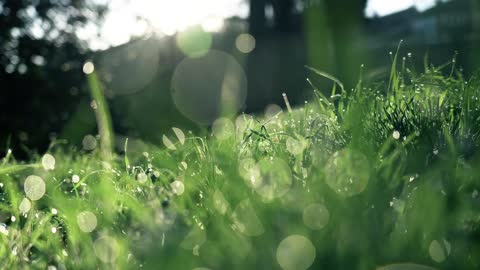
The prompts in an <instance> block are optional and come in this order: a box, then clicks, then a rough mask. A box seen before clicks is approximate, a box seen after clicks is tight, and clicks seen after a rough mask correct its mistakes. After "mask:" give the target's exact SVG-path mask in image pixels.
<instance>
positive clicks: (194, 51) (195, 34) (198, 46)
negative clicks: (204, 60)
mask: <svg viewBox="0 0 480 270" xmlns="http://www.w3.org/2000/svg"><path fill="white" fill-rule="evenodd" d="M176 41H177V46H178V48H179V49H180V50H181V51H182V52H183V53H184V54H185V55H186V56H188V57H201V56H204V55H205V54H207V53H208V51H209V50H210V47H211V46H212V41H213V38H212V34H211V33H208V32H206V31H204V30H203V29H202V27H200V26H192V27H189V28H188V29H186V30H185V31H182V32H180V33H178V34H177V37H176Z"/></svg>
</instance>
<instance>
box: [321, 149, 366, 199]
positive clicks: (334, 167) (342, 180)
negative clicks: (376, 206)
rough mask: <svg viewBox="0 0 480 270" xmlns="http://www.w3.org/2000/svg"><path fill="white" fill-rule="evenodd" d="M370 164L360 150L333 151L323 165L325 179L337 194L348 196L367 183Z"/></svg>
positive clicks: (357, 191) (363, 188) (356, 192)
mask: <svg viewBox="0 0 480 270" xmlns="http://www.w3.org/2000/svg"><path fill="white" fill-rule="evenodd" d="M369 178H370V166H369V162H368V159H367V157H366V156H365V155H363V154H362V153H360V152H357V151H354V150H350V149H344V150H341V151H338V152H336V153H334V154H333V155H332V156H331V157H330V159H329V160H328V161H327V165H326V167H325V181H326V182H327V184H328V186H329V187H330V188H331V189H333V190H334V191H335V192H336V193H337V194H339V195H342V196H345V197H350V196H353V195H356V194H359V193H361V192H362V191H363V190H365V188H366V187H367V185H368V181H369Z"/></svg>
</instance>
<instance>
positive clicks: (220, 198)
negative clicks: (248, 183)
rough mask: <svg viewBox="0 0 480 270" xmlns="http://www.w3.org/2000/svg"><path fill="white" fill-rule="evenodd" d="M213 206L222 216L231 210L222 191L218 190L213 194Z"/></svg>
mask: <svg viewBox="0 0 480 270" xmlns="http://www.w3.org/2000/svg"><path fill="white" fill-rule="evenodd" d="M213 205H214V207H215V209H217V211H218V212H219V213H220V214H221V215H225V213H227V210H228V209H229V208H230V205H229V203H228V201H227V200H226V199H225V196H224V195H223V193H222V192H221V191H220V190H216V191H215V193H214V194H213Z"/></svg>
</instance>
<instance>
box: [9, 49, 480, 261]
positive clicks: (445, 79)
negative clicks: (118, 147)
mask: <svg viewBox="0 0 480 270" xmlns="http://www.w3.org/2000/svg"><path fill="white" fill-rule="evenodd" d="M393 60H394V64H393V67H394V68H393V69H392V73H391V76H390V78H389V81H387V82H379V83H378V82H366V81H365V80H364V79H363V78H360V79H359V83H358V84H357V85H356V87H355V88H354V89H352V90H349V89H344V87H343V85H342V84H341V83H340V82H339V81H338V80H337V79H335V78H334V77H333V76H331V75H329V74H326V73H323V72H321V71H317V70H315V69H312V68H310V70H311V71H312V76H319V75H320V76H323V77H326V78H327V79H330V80H333V82H334V86H333V89H332V92H331V95H329V96H326V95H325V94H322V93H325V92H326V91H325V89H317V88H316V87H315V86H314V85H312V92H313V94H312V96H314V98H312V100H310V101H309V102H308V103H306V104H305V105H304V106H302V107H301V108H296V109H295V108H294V109H293V111H292V112H287V111H285V112H282V113H280V114H278V115H276V116H275V117H273V118H271V119H264V118H262V117H250V116H247V115H242V116H240V117H239V118H238V119H237V121H234V120H235V119H231V120H232V121H231V122H229V121H227V120H225V119H224V120H223V121H219V122H217V124H216V125H214V129H213V133H214V136H210V135H209V136H206V137H205V136H203V137H197V136H195V135H193V134H192V133H189V132H186V131H181V130H179V129H175V130H172V131H171V132H169V133H167V134H165V139H164V142H165V144H166V147H164V146H161V147H160V146H159V147H155V146H151V145H150V146H149V147H148V151H145V150H144V149H139V148H137V147H136V146H135V144H133V143H132V142H129V143H127V142H125V149H124V150H125V151H124V153H121V154H120V153H118V154H115V155H114V156H113V157H112V158H111V159H105V152H102V149H98V150H94V151H85V150H81V147H78V146H77V147H76V148H75V147H74V146H71V147H70V148H69V147H65V146H62V145H58V144H57V145H54V146H52V147H51V148H50V150H49V153H50V154H52V155H53V156H54V157H55V160H56V164H55V169H54V170H48V171H47V170H45V169H43V168H42V166H41V165H40V164H41V156H37V157H32V163H30V164H23V163H18V162H16V161H15V159H14V155H10V154H9V155H8V156H7V157H5V159H4V161H3V162H2V163H1V165H0V179H1V180H0V182H1V183H2V185H1V187H0V199H1V203H0V222H3V223H4V224H5V226H4V227H3V228H5V229H4V230H0V258H1V260H0V261H1V264H0V268H3V269H30V268H31V269H46V268H47V267H48V266H55V267H56V268H57V269H140V268H143V269H195V268H201V267H204V268H208V269H212V270H215V269H217V270H218V269H282V267H283V269H286V270H290V269H300V270H302V269H305V268H306V267H310V268H309V269H376V268H380V267H383V266H387V267H385V268H382V269H432V268H433V269H479V268H480V211H479V210H480V196H479V191H478V190H480V182H479V177H480V167H479V166H478V164H480V160H479V154H478V153H479V152H478V150H479V143H480V139H479V135H480V133H479V132H480V111H479V110H480V101H479V95H480V76H478V75H474V76H472V77H471V78H470V79H465V78H463V76H462V75H461V73H460V72H458V71H457V70H456V68H455V67H454V66H453V63H447V64H446V65H444V66H441V67H432V66H428V65H426V66H425V71H424V72H422V73H417V72H416V71H415V70H413V69H409V68H408V67H407V66H408V65H406V64H405V61H406V60H404V61H403V62H401V63H398V64H397V63H396V61H397V59H396V57H395V59H393ZM337 87H340V89H339V88H337ZM97 92H98V91H97ZM97 94H98V93H97ZM99 111H104V109H103V108H101V110H99ZM107 112H108V111H107ZM98 117H100V118H101V117H102V116H101V115H100V116H98ZM107 120H108V119H107ZM232 122H235V123H236V125H234V124H232ZM107 124H108V122H107ZM104 132H106V133H109V132H108V128H107V129H104ZM107 136H111V135H110V134H107ZM105 143H106V144H107V145H106V146H105V147H107V151H109V150H108V148H109V146H108V145H109V142H108V141H107V142H104V145H105ZM103 150H105V148H104V149H103ZM13 154H14V153H13ZM29 175H37V176H40V177H41V178H42V179H43V180H44V182H45V183H46V193H45V195H44V196H43V197H41V198H40V199H39V200H36V201H32V202H31V209H30V210H29V211H28V212H27V213H25V214H22V213H21V212H20V210H19V206H20V204H21V203H22V200H24V198H25V196H26V194H25V192H24V182H25V179H26V178H27V176H29ZM74 175H78V183H72V178H73V176H74ZM182 183H183V185H182ZM39 189H41V188H39V187H36V188H35V189H34V192H37V191H38V190H39ZM182 192H183V193H182ZM23 206H25V204H24V205H23ZM52 209H55V210H56V211H55V210H52ZM24 210H25V208H24ZM85 211H88V212H90V213H87V214H85ZM80 213H82V214H80ZM91 213H93V215H94V216H95V217H96V220H97V222H96V223H97V224H96V226H94V225H95V224H94V222H93V219H92V217H91ZM12 217H15V218H14V220H15V221H12ZM92 222H93V223H92ZM52 228H55V229H53V230H52ZM7 231H8V233H7ZM89 231H91V232H89ZM292 235H294V236H293V237H289V236H292ZM300 236H301V237H300ZM287 237H288V238H287ZM284 239H287V240H286V241H285V242H282V241H283V240H284ZM280 264H281V265H280ZM395 264H402V265H395ZM421 265H423V266H424V267H422V266H421ZM428 267H431V268H428Z"/></svg>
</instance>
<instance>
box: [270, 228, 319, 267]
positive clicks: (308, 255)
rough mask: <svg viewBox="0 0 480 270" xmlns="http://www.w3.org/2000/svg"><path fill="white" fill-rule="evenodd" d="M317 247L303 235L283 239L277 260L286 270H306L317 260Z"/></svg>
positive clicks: (278, 249)
mask: <svg viewBox="0 0 480 270" xmlns="http://www.w3.org/2000/svg"><path fill="white" fill-rule="evenodd" d="M315 253H316V251H315V247H314V246H313V244H312V242H311V241H310V240H309V239H308V238H306V237H305V236H302V235H291V236H288V237H287V238H285V239H283V240H282V242H280V244H279V245H278V248H277V261H278V264H279V265H280V266H281V267H282V269H284V270H306V269H308V268H309V267H310V266H311V265H312V264H313V262H314V261H315Z"/></svg>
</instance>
